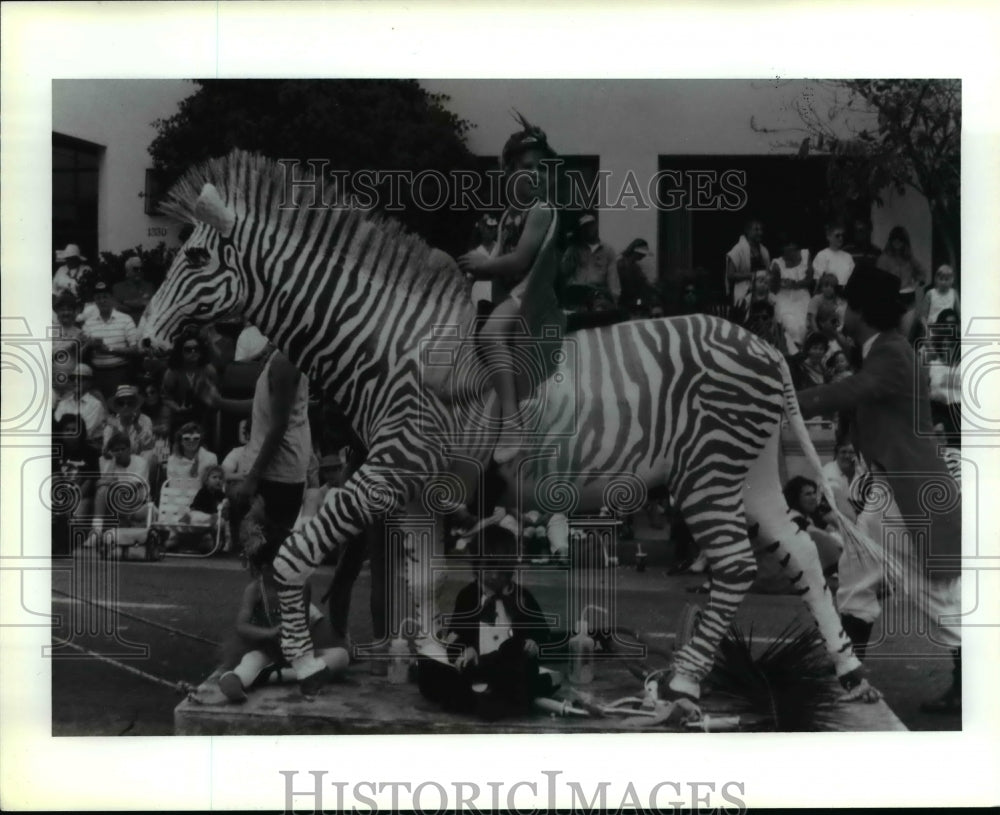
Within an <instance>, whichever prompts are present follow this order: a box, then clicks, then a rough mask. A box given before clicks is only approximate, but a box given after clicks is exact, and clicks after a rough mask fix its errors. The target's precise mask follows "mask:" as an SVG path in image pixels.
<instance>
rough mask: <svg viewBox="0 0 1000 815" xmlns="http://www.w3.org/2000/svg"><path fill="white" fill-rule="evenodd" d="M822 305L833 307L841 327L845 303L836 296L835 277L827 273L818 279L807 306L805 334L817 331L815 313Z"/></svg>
mask: <svg viewBox="0 0 1000 815" xmlns="http://www.w3.org/2000/svg"><path fill="white" fill-rule="evenodd" d="M823 303H830V304H831V305H833V307H834V308H835V309H836V310H837V317H838V319H839V320H840V322H841V325H843V322H844V315H845V314H846V313H847V301H846V300H844V298H843V297H841V296H840V295H838V294H837V276H836V275H834V274H830V273H829V272H828V273H827V274H824V275H822V276H821V277H820V278H819V283H818V284H817V290H816V294H815V295H813V297H812V298H811V299H810V300H809V306H808V307H807V308H806V329H807V331H806V333H808V334H814V333H816V332H817V331H819V326H817V325H816V312H817V311H819V307H820V306H821V305H822V304H823Z"/></svg>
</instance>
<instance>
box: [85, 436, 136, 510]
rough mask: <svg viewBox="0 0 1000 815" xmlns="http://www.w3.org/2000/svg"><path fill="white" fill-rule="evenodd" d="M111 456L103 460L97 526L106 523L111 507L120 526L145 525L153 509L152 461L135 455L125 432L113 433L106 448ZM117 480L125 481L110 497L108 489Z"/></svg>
mask: <svg viewBox="0 0 1000 815" xmlns="http://www.w3.org/2000/svg"><path fill="white" fill-rule="evenodd" d="M104 452H105V455H106V456H108V458H106V459H103V460H102V461H101V475H100V477H99V478H98V479H97V493H96V495H95V496H94V529H95V530H99V529H101V527H102V526H103V523H104V520H105V516H107V514H108V509H109V505H110V509H112V510H113V511H114V516H115V517H114V520H115V522H116V523H115V525H116V526H142V525H143V524H145V523H146V516H147V514H148V513H149V503H148V501H149V463H148V462H147V461H146V459H144V458H143V457H142V456H137V455H133V453H132V443H131V441H130V440H129V437H128V436H126V435H125V434H124V433H122V432H116V433H112V434H111V438H110V439H109V440H108V444H107V446H106V447H105V449H104ZM115 484H125V485H127V488H125V487H123V488H122V490H121V492H120V494H117V495H115V496H114V497H113V498H112V500H110V501H109V499H108V493H109V491H110V490H112V489H113V488H114V485H115Z"/></svg>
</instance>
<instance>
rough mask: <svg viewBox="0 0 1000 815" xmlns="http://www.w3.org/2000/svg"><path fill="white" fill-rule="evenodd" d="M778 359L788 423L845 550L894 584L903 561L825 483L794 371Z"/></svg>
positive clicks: (782, 359) (781, 358)
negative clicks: (843, 508)
mask: <svg viewBox="0 0 1000 815" xmlns="http://www.w3.org/2000/svg"><path fill="white" fill-rule="evenodd" d="M779 359H780V360H781V384H782V390H783V391H784V396H785V417H786V418H787V419H788V424H789V426H790V427H791V428H792V432H793V433H794V434H795V440H796V441H797V442H798V443H799V447H801V448H802V452H803V453H804V454H805V457H806V460H807V461H808V462H809V466H810V467H811V468H812V470H813V472H814V474H815V479H816V483H817V484H818V485H819V488H820V489H821V490H822V492H823V496H824V497H825V498H826V501H827V503H828V504H829V505H830V508H831V509H832V510H833V516H834V518H835V519H836V521H837V527H838V529H839V530H840V534H841V537H842V538H843V541H844V551H845V553H846V554H848V555H851V556H853V557H855V558H857V559H858V560H859V561H860V562H861V563H863V564H869V565H872V566H877V567H878V568H879V569H880V570H881V569H882V568H883V566H884V568H885V576H886V579H887V581H888V582H889V583H890V585H893V584H895V583H896V582H897V580H898V578H899V576H900V564H899V563H898V562H897V560H896V559H895V558H894V557H892V556H890V555H889V553H888V552H886V550H885V548H884V547H883V546H881V545H879V544H878V543H876V542H875V541H873V540H872V539H871V538H870V537H869V536H868V535H866V534H865V533H864V532H863V531H862V530H861V528H860V527H859V526H858V525H857V524H856V523H854V522H853V521H851V520H850V519H849V518H847V517H846V516H845V515H844V514H843V513H842V512H841V511H840V509H839V508H838V507H837V502H836V499H835V498H834V497H833V491H832V490H831V489H830V485H829V484H828V483H827V482H826V478H824V477H823V462H821V461H820V459H819V453H817V452H816V446H815V445H814V444H813V441H812V439H811V438H810V437H809V429H808V428H807V427H806V423H805V419H803V418H802V411H801V410H799V400H798V397H797V396H796V395H795V384H794V383H793V381H792V372H791V370H790V369H789V367H788V362H787V361H786V360H785V358H784V357H783V356H779Z"/></svg>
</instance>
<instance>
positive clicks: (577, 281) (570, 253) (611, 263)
mask: <svg viewBox="0 0 1000 815" xmlns="http://www.w3.org/2000/svg"><path fill="white" fill-rule="evenodd" d="M571 286H586V287H590V288H593V289H596V290H597V291H599V292H602V293H603V294H605V295H606V296H607V297H609V298H610V300H611V301H612V302H614V301H615V300H617V298H618V296H619V294H621V286H620V284H619V282H618V269H617V267H616V266H615V250H614V249H612V248H611V247H610V246H608V245H607V244H606V243H604V242H603V241H602V240H601V238H600V234H599V232H598V226H597V218H596V217H595V216H594V215H593V213H586V214H584V215H582V216H581V217H580V220H579V221H578V229H577V238H576V239H575V240H574V241H573V243H571V244H570V245H569V246H568V247H567V249H566V251H565V252H564V253H563V257H562V261H561V286H560V289H561V290H565V289H567V288H569V287H571ZM560 299H561V298H560Z"/></svg>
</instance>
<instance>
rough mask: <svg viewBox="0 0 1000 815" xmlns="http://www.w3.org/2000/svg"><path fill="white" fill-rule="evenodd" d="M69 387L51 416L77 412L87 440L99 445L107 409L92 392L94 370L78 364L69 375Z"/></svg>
mask: <svg viewBox="0 0 1000 815" xmlns="http://www.w3.org/2000/svg"><path fill="white" fill-rule="evenodd" d="M68 379H69V387H68V388H67V389H66V390H65V391H64V392H63V393H62V395H61V396H60V397H59V399H58V401H57V402H56V404H55V408H54V410H53V412H52V418H53V419H54V420H55V421H57V422H58V421H59V420H60V419H61V418H62V417H63V416H65V415H66V414H68V413H77V414H79V415H80V418H82V419H83V423H84V425H86V427H87V441H88V442H90V443H91V444H92V445H94V446H96V447H98V448H99V447H101V444H102V438H101V437H102V434H103V433H104V425H105V424H106V423H107V420H108V411H107V408H106V407H105V405H104V402H103V401H102V400H101V399H100V398H99V397H98V396H96V395H95V394H94V393H92V392H91V391H92V389H93V387H94V372H93V371H92V370H91V369H90V366H89V365H84V364H82V363H81V364H79V365H77V366H76V368H75V370H74V371H73V372H72V373H71V374H70V375H69V377H68Z"/></svg>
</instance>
